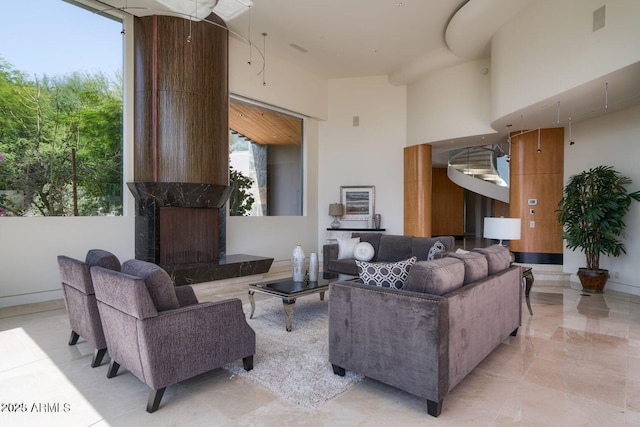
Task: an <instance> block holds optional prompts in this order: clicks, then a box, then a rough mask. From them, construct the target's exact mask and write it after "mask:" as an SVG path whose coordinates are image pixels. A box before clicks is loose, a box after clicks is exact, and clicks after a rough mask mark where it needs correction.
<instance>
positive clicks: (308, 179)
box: [0, 1, 640, 397]
mask: <svg viewBox="0 0 640 427" xmlns="http://www.w3.org/2000/svg"><path fill="white" fill-rule="evenodd" d="M601 3H602V2H584V1H563V2H561V4H560V5H558V2H553V1H538V2H533V3H532V4H531V5H530V6H529V8H528V9H526V11H527V13H523V14H521V15H518V16H516V17H514V18H513V20H512V21H510V22H509V23H508V25H505V27H503V28H501V29H500V30H499V32H498V37H496V39H495V42H493V43H492V55H491V58H482V59H476V60H470V61H468V62H464V63H461V64H457V65H452V66H450V67H446V68H443V69H441V70H436V71H433V72H431V73H429V74H427V75H425V76H423V77H421V78H419V79H417V80H415V81H413V82H412V83H410V84H406V85H394V84H391V83H390V82H389V77H388V76H387V75H373V76H361V77H360V76H359V77H348V78H333V79H326V78H323V77H321V76H319V75H317V74H314V73H313V72H312V71H309V70H307V69H305V68H302V67H301V66H298V65H296V64H295V63H291V62H288V61H285V60H281V59H279V58H278V57H277V56H275V55H271V54H269V53H268V54H267V58H266V66H267V73H268V74H267V85H263V82H262V79H261V78H260V77H256V74H257V71H259V68H260V66H261V65H260V64H257V61H256V64H254V65H251V66H247V57H246V56H247V49H246V44H244V43H242V42H241V41H239V40H237V39H234V38H231V39H230V58H229V66H230V73H229V76H230V80H229V86H230V89H231V92H232V93H233V94H235V95H238V96H242V97H246V98H249V99H252V100H256V101H259V102H262V103H264V104H267V105H273V106H277V107H279V108H282V109H284V110H288V111H293V112H296V113H298V114H300V115H303V116H305V117H306V118H305V131H304V134H305V141H304V147H305V148H304V149H305V153H304V155H305V168H306V169H305V173H306V175H305V196H304V206H305V208H304V215H303V216H300V217H261V218H255V217H230V218H228V221H227V235H228V242H227V253H250V254H254V255H260V256H269V257H274V258H275V263H274V265H275V267H280V268H283V267H286V266H287V265H288V263H289V259H290V256H291V250H292V249H293V248H294V247H295V246H296V245H297V244H301V245H302V246H303V247H304V248H305V249H306V250H307V252H312V251H315V252H318V253H321V247H322V245H323V244H324V243H325V240H326V228H327V226H328V225H329V223H330V221H331V217H329V216H328V215H327V208H328V206H329V204H331V203H334V202H336V201H337V200H338V199H339V196H340V194H339V189H340V186H344V185H374V186H375V188H376V211H377V212H380V213H381V214H382V217H383V226H384V227H385V228H386V230H387V232H388V233H390V234H402V233H403V149H404V148H405V147H407V146H412V145H417V144H423V143H430V142H434V143H440V144H441V143H442V142H443V141H447V143H449V141H450V140H455V141H457V140H458V139H465V138H470V137H472V136H486V135H490V134H494V133H496V132H504V126H500V129H494V128H493V127H492V124H493V122H494V121H496V122H498V123H500V124H506V122H505V121H504V120H506V119H505V118H515V120H514V127H515V128H516V129H517V128H519V125H518V122H519V120H520V115H521V114H524V115H525V117H526V116H527V114H528V111H529V110H528V109H529V108H534V109H539V103H542V104H545V105H546V106H547V109H550V110H551V111H552V115H555V112H556V97H560V96H563V95H564V94H565V92H570V91H572V90H573V89H575V88H577V87H581V86H582V85H584V84H587V83H590V82H594V81H595V82H597V83H602V84H598V85H596V86H597V87H598V88H599V89H597V91H600V97H601V99H602V104H603V105H604V103H605V89H604V83H606V81H607V79H606V76H607V75H608V74H610V73H615V72H617V71H619V70H623V69H625V68H626V67H635V68H634V69H635V70H636V71H635V74H634V75H635V76H636V79H635V80H638V79H637V76H638V72H637V63H638V60H639V59H640V58H639V56H640V53H639V52H638V49H637V46H636V43H635V41H636V40H638V38H639V34H638V29H637V28H636V25H635V23H636V22H637V21H638V15H639V14H640V9H639V7H638V5H637V4H636V3H635V2H628V1H626V2H625V1H613V2H607V3H606V5H607V25H606V27H605V28H604V29H602V30H601V31H602V32H600V33H594V34H591V33H592V29H591V20H592V13H593V11H594V10H596V9H598V8H599V7H600V6H601V5H602V4H604V3H602V4H601ZM585 22H586V23H587V24H585ZM131 24H132V18H131V17H127V18H126V19H125V25H126V26H130V25H131ZM128 28H129V27H128ZM507 41H508V42H509V43H507ZM499 42H502V44H501V43H499ZM125 46H126V52H125V58H129V59H130V58H132V56H133V42H132V41H131V40H130V39H127V40H126V41H125ZM130 62H131V61H129V65H127V64H128V61H127V60H126V59H125V70H130V69H131V68H130V67H131V65H130ZM485 69H487V70H488V73H487V74H483V70H485ZM125 81H126V82H127V85H128V87H129V88H131V87H132V85H133V76H132V73H125ZM632 87H633V86H632ZM613 89H614V88H613V87H612V88H611V90H612V91H613ZM636 89H637V87H636ZM589 96H591V94H589ZM132 99H133V94H132V93H131V91H129V92H128V93H127V95H126V101H125V102H126V105H132V104H131V102H132ZM637 99H638V92H637V91H635V92H634V91H633V90H631V91H630V92H629V93H627V94H625V98H624V99H621V100H616V99H613V98H610V99H609V102H610V103H611V106H612V107H611V109H612V110H613V109H614V108H613V106H614V105H616V103H618V102H628V101H629V100H631V101H632V102H631V104H630V105H629V106H628V107H626V108H623V109H620V110H618V111H614V112H607V113H606V114H602V115H598V116H596V117H593V118H590V117H589V118H585V119H583V120H579V121H578V120H576V122H575V123H573V125H572V140H573V141H575V144H573V145H570V142H569V139H568V126H567V125H566V117H564V119H563V124H564V127H565V143H564V150H565V163H564V174H565V180H566V178H568V177H569V176H570V175H572V174H575V173H578V172H580V171H582V170H584V169H587V168H589V167H592V166H596V165H600V164H609V165H612V166H614V167H616V168H617V169H618V170H620V171H622V172H623V173H624V174H625V175H627V176H629V177H631V178H632V180H633V182H634V185H637V184H638V183H640V172H639V171H638V168H637V167H636V166H637V165H636V164H635V163H636V160H635V159H637V158H638V157H639V154H640V145H639V144H638V143H637V135H638V134H639V132H640V124H638V123H639V122H638V120H637V119H638V117H639V116H640V107H639V106H638V105H637V103H638V102H637ZM578 101H579V98H578ZM568 102H569V101H567V103H568ZM562 105H564V101H563V102H562ZM131 110H132V108H129V109H127V113H126V114H128V116H127V117H128V118H129V120H128V121H126V123H127V125H126V126H127V127H126V130H125V135H126V137H125V155H126V161H125V172H124V175H125V180H126V181H129V180H131V179H132V177H133V152H134V151H133V143H132V133H133V129H132V126H133V124H132V122H133V121H132V120H131V118H132V114H133V112H132V111H131ZM563 114H564V113H563ZM568 114H570V112H567V115H568ZM354 116H358V117H359V123H360V125H359V126H357V127H356V126H353V120H352V119H353V117H354ZM634 188H635V187H634ZM126 194H127V196H126V197H127V198H126V200H125V214H124V215H123V216H122V217H82V218H2V221H0V235H2V240H3V242H9V244H4V245H2V248H0V259H2V270H3V279H2V285H1V287H0V288H1V289H0V292H1V293H0V306H2V307H11V306H16V305H20V304H26V303H36V302H42V301H51V300H56V299H57V300H59V299H60V298H62V294H61V291H60V283H59V277H58V274H57V266H56V263H55V257H56V255H58V254H67V255H69V256H74V257H77V258H83V256H84V254H86V252H87V250H89V249H91V248H96V247H100V248H105V249H109V250H111V251H113V252H114V253H115V254H116V255H117V256H118V257H119V258H120V259H122V260H125V259H130V258H133V257H134V234H135V232H134V219H133V218H134V202H133V198H132V196H131V195H130V194H129V193H128V192H126ZM627 224H628V228H627V234H626V237H625V244H626V245H627V251H628V254H629V255H627V256H623V257H620V258H617V259H606V260H603V266H604V267H605V268H609V269H610V270H612V271H616V272H617V273H618V274H617V277H613V278H612V279H611V281H610V283H609V284H608V289H611V290H614V291H621V292H625V293H627V294H629V295H639V294H640V283H639V282H638V280H637V277H636V275H635V274H634V270H633V267H634V260H635V258H634V256H633V254H636V253H638V251H639V250H640V239H639V238H638V237H640V215H638V206H633V207H632V210H631V212H630V214H629V216H628V218H627ZM256 236H259V238H256ZM563 256H564V262H563V266H562V270H563V271H564V272H566V273H569V274H574V273H575V271H577V269H578V268H579V267H581V266H582V264H583V255H582V254H581V253H577V252H573V251H569V250H566V249H565V251H564V254H563ZM571 280H572V282H571V283H570V286H571V287H578V286H579V285H578V284H577V283H576V281H575V280H576V279H575V276H572V279H571ZM8 397H10V396H8Z"/></svg>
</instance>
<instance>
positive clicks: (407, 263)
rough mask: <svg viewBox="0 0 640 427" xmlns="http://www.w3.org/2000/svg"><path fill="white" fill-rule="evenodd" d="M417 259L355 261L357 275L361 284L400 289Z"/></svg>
mask: <svg viewBox="0 0 640 427" xmlns="http://www.w3.org/2000/svg"><path fill="white" fill-rule="evenodd" d="M416 260H417V258H416V257H411V258H409V259H406V260H404V261H398V262H365V261H358V260H356V265H357V266H358V274H359V276H360V279H361V280H362V282H363V283H365V284H367V285H374V286H380V287H383V288H392V289H402V287H403V286H404V283H405V282H406V280H407V277H408V276H409V270H410V269H411V267H412V266H413V264H415V263H416Z"/></svg>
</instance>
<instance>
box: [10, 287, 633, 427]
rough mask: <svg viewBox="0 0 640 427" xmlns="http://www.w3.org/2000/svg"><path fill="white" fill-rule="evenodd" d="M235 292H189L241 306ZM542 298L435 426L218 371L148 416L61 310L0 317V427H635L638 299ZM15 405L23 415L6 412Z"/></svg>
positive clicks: (170, 393) (391, 403) (410, 409)
mask: <svg viewBox="0 0 640 427" xmlns="http://www.w3.org/2000/svg"><path fill="white" fill-rule="evenodd" d="M536 283H538V282H536ZM539 285H543V284H542V283H539ZM547 285H549V284H547ZM246 286H247V285H246V283H242V281H236V282H235V283H234V282H233V281H230V283H229V284H226V285H220V284H215V285H214V284H203V285H197V286H196V288H197V289H196V292H197V294H198V296H199V298H200V299H201V300H217V299H224V298H228V297H239V298H241V299H242V300H243V302H244V303H246V302H247V297H246V290H247V287H246ZM543 288H544V290H545V293H541V292H535V285H534V292H533V293H532V295H531V302H532V307H533V312H534V314H533V316H529V314H528V312H527V311H526V308H524V311H523V313H524V314H523V324H522V327H521V329H520V332H519V334H518V336H517V337H514V338H508V339H507V340H506V341H505V342H504V343H503V344H501V345H500V346H499V347H498V348H497V349H496V350H495V351H494V352H493V353H492V354H491V355H490V356H489V357H487V358H486V359H485V360H484V361H483V362H482V363H481V364H480V365H479V366H478V367H477V368H476V369H475V370H474V371H473V372H472V373H471V374H469V375H468V376H467V377H466V378H465V379H464V380H463V381H462V382H461V383H460V384H459V385H458V386H457V387H455V389H454V390H452V392H451V393H450V394H449V395H448V396H447V397H446V398H445V400H444V408H443V411H442V414H441V415H440V417H438V418H433V417H430V416H429V415H427V413H426V410H425V404H424V402H423V401H422V400H421V399H418V398H416V397H414V396H412V395H410V394H407V393H404V392H402V391H399V390H397V389H394V388H392V387H389V386H386V385H384V384H381V383H379V382H376V381H373V380H368V379H365V380H364V381H362V382H360V383H358V384H357V385H355V386H354V387H352V388H351V389H349V390H348V391H346V392H345V393H343V394H341V395H339V396H337V397H335V398H333V399H332V400H330V401H329V402H327V403H326V404H325V405H323V406H321V407H320V408H318V409H315V410H310V409H306V408H302V407H299V406H297V405H295V404H293V403H291V402H289V401H287V400H284V399H281V398H278V397H276V396H274V395H273V394H271V393H270V392H269V391H267V390H265V389H262V388H260V387H259V386H256V385H254V384H252V383H250V382H248V381H245V380H243V379H241V378H238V377H234V376H232V375H231V374H230V373H229V372H227V371H225V370H223V369H217V370H215V371H212V372H210V373H207V374H203V375H200V376H198V377H196V378H193V379H191V380H188V381H184V382H182V383H179V384H177V385H174V386H171V387H169V388H168V389H167V392H166V393H165V396H164V399H163V402H162V405H161V407H160V409H159V410H158V412H156V413H154V414H148V413H146V412H145V410H144V408H145V405H146V399H147V392H148V389H147V388H146V386H145V385H143V384H142V383H140V381H138V380H137V379H136V378H135V377H133V376H132V375H131V374H128V373H124V374H121V375H118V376H117V377H115V378H113V379H111V380H107V379H106V378H105V374H106V369H107V364H103V365H102V366H100V367H98V368H95V369H91V368H90V367H89V363H90V361H91V357H92V352H93V349H92V348H90V346H89V345H88V344H87V343H85V342H83V341H81V342H80V343H79V344H78V345H76V346H72V347H70V346H68V345H67V340H68V336H69V329H68V322H67V318H66V313H65V309H64V304H63V303H62V301H54V302H49V303H41V304H33V305H29V306H22V307H13V308H5V309H0V404H1V405H3V406H2V408H0V409H1V410H0V425H2V426H21V425H24V426H35V425H47V426H56V425H64V426H119V425H123V426H124V425H126V426H132V425H135V426H154V427H155V426H168V425H189V426H198V425H207V426H212V425H213V426H281V425H286V426H297V425H305V426H400V425H402V426H407V425H416V426H417V425H425V426H427V425H428V426H437V425H447V426H456V425H461V426H462V425H464V426H476V425H478V426H504V425H524V426H624V425H638V426H640V297H635V296H630V295H627V294H623V293H619V292H615V291H607V292H606V293H605V294H604V295H591V296H584V295H582V294H581V292H580V291H578V290H576V289H571V288H567V287H565V288H561V287H555V288H554V287H549V286H546V287H543V286H540V287H539V289H543ZM552 289H556V291H555V292H553V291H552ZM256 296H257V295H256ZM22 403H24V404H25V405H26V407H25V408H26V410H25V412H17V413H16V412H10V409H15V408H16V407H15V406H11V404H22Z"/></svg>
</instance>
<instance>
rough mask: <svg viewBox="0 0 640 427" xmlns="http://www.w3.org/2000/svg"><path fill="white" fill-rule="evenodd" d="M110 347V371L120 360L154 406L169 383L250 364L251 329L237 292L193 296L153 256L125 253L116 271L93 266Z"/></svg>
mask: <svg viewBox="0 0 640 427" xmlns="http://www.w3.org/2000/svg"><path fill="white" fill-rule="evenodd" d="M91 276H92V278H93V283H94V288H95V292H96V298H97V300H98V309H99V311H100V316H101V318H102V325H103V329H104V333H105V338H106V341H107V346H108V348H109V355H110V357H111V364H110V365H109V370H108V373H107V377H108V378H112V377H114V376H115V375H116V374H117V371H118V368H119V367H120V366H123V367H125V368H126V369H128V370H129V372H131V373H132V374H133V375H135V376H136V377H138V379H140V380H141V381H142V382H144V383H145V384H147V385H148V386H149V387H150V388H151V391H150V393H149V400H148V402H147V412H154V411H155V410H156V409H158V407H159V405H160V401H161V399H162V395H163V394H164V391H165V389H166V387H167V386H169V385H171V384H175V383H177V382H179V381H182V380H185V379H188V378H191V377H194V376H196V375H199V374H201V373H204V372H207V371H210V370H212V369H215V368H219V367H222V366H223V365H225V364H227V363H230V362H233V361H235V360H238V359H242V360H243V364H244V368H245V369H246V370H247V371H249V370H251V369H252V368H253V355H254V353H255V348H256V336H255V332H254V331H253V329H251V327H250V326H249V325H248V323H247V322H246V320H245V314H244V312H243V311H242V304H241V302H240V300H239V299H229V300H225V301H220V302H204V303H198V300H197V298H196V296H195V294H194V292H193V290H192V288H191V287H190V286H179V287H176V286H175V285H174V283H173V282H172V281H171V279H170V278H169V276H168V275H167V273H166V272H165V271H164V270H162V269H161V268H160V267H158V266H156V265H155V264H151V263H148V262H145V261H139V260H129V261H127V262H125V263H124V264H123V265H122V272H116V271H112V270H108V269H105V268H101V267H93V268H92V269H91Z"/></svg>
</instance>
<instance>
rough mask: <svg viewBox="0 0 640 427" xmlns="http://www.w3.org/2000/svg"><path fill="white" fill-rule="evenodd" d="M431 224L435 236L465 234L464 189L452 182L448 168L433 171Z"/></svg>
mask: <svg viewBox="0 0 640 427" xmlns="http://www.w3.org/2000/svg"><path fill="white" fill-rule="evenodd" d="M431 173H432V179H433V185H432V197H431V200H432V203H431V206H432V208H431V222H432V227H431V228H432V229H431V231H432V233H433V235H434V236H442V235H449V236H462V235H463V234H464V189H463V188H462V187H460V186H459V185H457V184H455V183H454V182H452V181H451V180H450V179H449V177H448V176H447V169H446V168H433V170H432V172H431Z"/></svg>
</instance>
